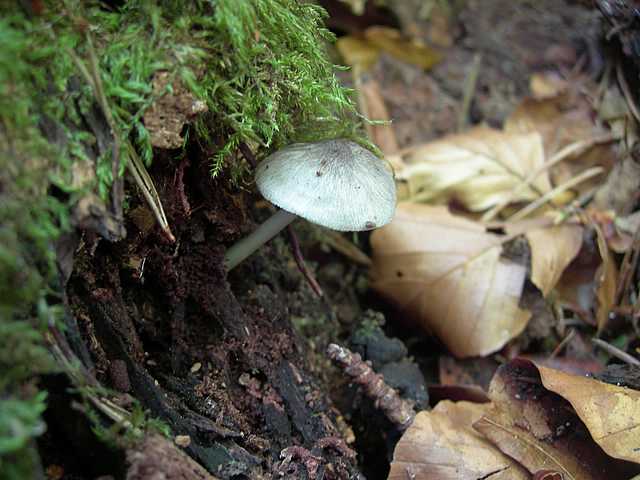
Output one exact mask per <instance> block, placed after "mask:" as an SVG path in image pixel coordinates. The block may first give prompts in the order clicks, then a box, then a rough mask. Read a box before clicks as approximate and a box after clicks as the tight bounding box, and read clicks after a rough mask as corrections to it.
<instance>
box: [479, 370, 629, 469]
mask: <svg viewBox="0 0 640 480" xmlns="http://www.w3.org/2000/svg"><path fill="white" fill-rule="evenodd" d="M538 370H539V368H536V366H535V365H534V364H533V363H532V362H530V361H528V360H524V359H516V360H512V361H511V362H509V363H508V364H505V365H503V366H501V367H500V368H499V369H498V371H497V372H496V375H495V376H494V379H493V380H492V382H491V387H490V389H489V397H490V398H491V400H492V407H491V408H489V409H487V411H486V413H485V415H484V416H483V417H482V419H480V420H478V421H477V422H476V423H475V424H474V428H475V429H476V430H478V431H479V432H481V433H482V434H483V435H485V436H486V437H487V438H488V439H489V440H491V441H492V442H493V443H494V444H495V445H496V446H498V448H500V450H501V451H502V452H503V453H505V454H507V455H509V456H510V457H511V458H513V459H515V460H516V461H518V462H519V463H520V464H522V465H523V466H524V467H526V468H527V470H529V472H530V473H532V474H535V473H537V472H539V471H541V470H542V471H544V470H550V471H554V472H560V473H562V475H563V478H564V479H566V480H571V479H575V480H591V479H593V480H596V479H598V480H600V479H601V480H607V479H610V478H627V477H625V476H624V475H623V473H627V472H628V470H627V467H628V465H627V464H624V462H618V461H615V460H613V459H612V458H610V457H608V456H607V455H606V454H605V453H604V451H603V450H602V449H601V448H600V447H599V446H598V445H597V444H596V443H595V442H594V441H593V439H592V438H591V437H590V436H589V433H588V431H587V428H586V427H585V425H584V424H583V423H582V421H581V420H580V418H579V417H578V416H577V415H576V412H575V411H574V410H573V409H572V408H571V405H570V404H569V403H568V402H567V401H566V400H565V399H564V398H562V397H561V396H559V395H557V394H556V393H554V392H552V391H549V390H548V389H546V388H545V387H546V384H545V385H543V381H542V380H541V378H540V374H539V373H538Z"/></svg>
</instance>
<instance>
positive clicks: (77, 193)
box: [0, 0, 362, 478]
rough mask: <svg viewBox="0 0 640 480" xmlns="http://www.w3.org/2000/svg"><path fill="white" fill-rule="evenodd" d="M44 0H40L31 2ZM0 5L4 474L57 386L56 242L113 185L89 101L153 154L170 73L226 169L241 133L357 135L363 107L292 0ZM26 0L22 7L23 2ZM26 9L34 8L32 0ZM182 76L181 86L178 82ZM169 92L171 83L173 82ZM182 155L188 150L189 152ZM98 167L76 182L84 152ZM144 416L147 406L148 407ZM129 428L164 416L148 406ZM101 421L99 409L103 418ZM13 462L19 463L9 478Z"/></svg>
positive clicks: (121, 135) (267, 144) (276, 140)
mask: <svg viewBox="0 0 640 480" xmlns="http://www.w3.org/2000/svg"><path fill="white" fill-rule="evenodd" d="M36 3H37V2H35V3H33V4H34V5H36ZM43 3H44V9H43V11H42V12H37V13H34V12H28V11H27V7H24V6H25V5H31V4H30V2H10V5H8V4H3V5H2V6H0V45H2V48H0V472H3V474H2V476H3V477H4V478H30V477H31V474H30V473H29V469H30V468H31V467H32V466H33V463H34V459H35V460H37V455H36V454H35V453H34V450H33V447H32V445H33V443H34V442H33V439H34V438H35V437H36V436H37V435H38V434H39V433H40V432H41V431H42V429H43V424H42V421H41V413H42V411H43V410H44V408H45V405H46V403H45V402H46V394H45V393H44V392H39V391H38V389H37V379H38V376H39V375H42V374H44V373H47V372H50V371H52V369H54V368H56V365H54V362H53V360H52V358H51V357H50V355H49V351H48V350H47V348H46V346H45V341H44V338H45V336H46V334H47V329H48V328H49V326H51V325H54V324H56V322H57V320H56V319H57V318H58V317H59V315H60V306H59V304H60V298H61V295H60V293H61V292H60V291H59V287H58V283H57V271H56V265H55V248H54V243H55V241H56V240H57V239H58V238H59V236H60V234H61V233H62V232H64V231H68V230H69V229H70V228H71V215H70V209H71V207H72V206H73V205H74V203H75V202H76V201H77V200H78V198H80V197H81V196H82V195H84V194H85V193H87V192H88V191H93V192H95V193H98V194H99V196H100V197H101V198H103V199H106V198H107V196H108V194H109V191H110V186H111V183H112V182H113V180H114V178H113V176H114V172H113V169H112V165H111V163H112V155H111V152H100V153H97V152H98V148H97V147H96V145H97V143H98V140H97V139H96V138H94V134H93V133H92V131H91V129H90V128H89V126H88V125H87V115H88V114H90V113H91V112H95V111H98V112H99V113H100V114H101V115H103V116H104V118H105V119H106V121H107V122H108V123H109V125H110V126H111V130H112V132H111V133H112V135H113V136H114V138H115V139H116V141H115V142H113V144H114V145H117V146H119V148H120V152H116V153H119V157H117V158H119V159H120V165H118V168H117V169H116V172H115V173H116V175H122V174H123V172H124V169H125V164H126V162H127V159H128V157H127V155H128V151H127V149H126V145H127V144H128V143H131V144H132V145H134V146H135V148H136V150H137V153H138V154H139V155H140V157H141V158H142V159H143V160H144V161H145V162H146V163H147V164H149V163H150V162H151V161H152V159H153V149H152V146H151V140H150V138H151V136H150V134H149V132H148V130H147V129H146V128H145V125H144V122H143V116H144V113H145V111H146V110H147V109H148V108H149V107H150V106H151V105H153V103H154V102H155V101H156V99H157V97H158V95H159V94H158V93H157V92H156V93H154V92H153V89H152V87H151V85H152V79H153V77H154V75H155V74H156V73H157V72H160V71H166V72H169V74H170V76H171V77H172V78H173V79H175V80H176V81H180V82H182V84H183V85H186V86H187V87H188V88H189V89H190V90H191V91H192V92H193V94H194V95H196V96H197V97H198V98H200V99H201V100H203V101H204V102H206V104H207V106H208V109H209V113H208V114H207V115H205V116H203V117H201V118H200V119H199V120H198V121H197V123H196V125H195V126H194V127H192V128H190V129H189V130H188V131H187V135H186V138H187V140H185V143H186V142H189V143H192V144H195V143H198V144H199V145H200V146H201V147H202V150H203V151H206V152H209V154H210V155H211V170H212V172H213V173H214V174H215V173H218V172H220V170H221V169H222V168H224V167H225V166H229V167H231V172H232V178H239V175H241V172H242V163H241V162H234V161H233V158H234V155H235V151H236V149H237V147H238V145H239V144H240V142H246V143H247V144H249V145H251V146H252V148H254V149H256V150H257V151H258V154H259V155H261V154H265V153H267V152H268V151H269V150H270V149H274V148H277V147H279V146H282V145H284V144H287V143H290V142H294V141H308V140H315V139H321V138H328V137H335V136H347V137H351V138H354V139H356V140H358V139H359V140H360V141H361V140H362V139H361V138H359V133H358V132H359V131H360V130H359V127H360V121H359V120H358V117H357V115H356V113H355V110H354V107H353V104H352V102H351V100H350V99H349V95H350V93H349V92H348V91H347V90H345V89H343V88H342V87H340V86H339V84H338V82H337V80H336V78H335V76H334V67H333V65H331V63H330V62H329V61H328V60H327V58H326V56H325V50H324V49H325V45H326V43H327V42H328V41H331V39H332V38H331V35H330V33H329V32H327V31H326V30H325V29H324V28H323V26H322V20H323V15H324V12H323V11H322V10H321V9H320V8H318V7H317V6H314V5H310V4H307V3H305V2H298V1H296V0H215V1H214V0H210V1H204V0H196V1H193V2H182V1H177V0H174V1H172V0H165V1H158V2H147V1H144V0H132V1H130V2H127V3H126V5H125V6H123V7H121V8H118V9H110V8H109V7H107V6H105V5H104V4H103V3H98V2H91V1H88V2H75V1H71V0H69V1H66V0H58V1H51V2H43ZM18 5H23V7H19V6H18ZM23 8H24V10H23ZM170 89H171V85H169V86H168V87H167V90H170ZM162 93H164V92H160V94H162ZM179 154H183V153H182V152H180V153H179ZM81 162H84V164H89V165H93V166H94V175H93V176H89V177H88V178H85V179H84V180H85V181H84V182H81V183H78V182H77V178H75V177H74V168H73V167H74V165H78V164H81ZM141 419H142V420H141ZM129 422H130V424H132V425H133V426H134V428H133V429H130V431H138V430H140V429H143V430H144V429H146V428H149V426H150V424H153V422H152V421H150V420H149V419H148V418H146V416H145V415H143V414H142V413H141V410H140V411H137V410H136V412H133V413H132V414H131V416H130V418H129ZM96 424H97V423H96ZM7 475H9V476H7Z"/></svg>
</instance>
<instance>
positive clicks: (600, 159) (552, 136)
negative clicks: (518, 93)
mask: <svg viewBox="0 0 640 480" xmlns="http://www.w3.org/2000/svg"><path fill="white" fill-rule="evenodd" d="M582 83H584V82H583V81H582V80H579V79H578V80H576V81H574V82H570V83H569V87H570V88H569V89H568V91H566V92H565V93H561V94H558V95H556V96H551V97H548V98H542V99H540V98H525V99H524V100H523V101H522V102H521V103H520V104H519V105H518V106H517V107H516V108H515V109H514V111H513V112H512V113H511V115H510V116H509V118H507V120H506V121H505V125H504V130H505V132H509V133H521V134H523V133H528V132H536V133H539V134H540V135H541V136H542V140H543V145H544V152H545V155H546V158H547V161H550V160H552V159H553V157H554V156H555V155H559V154H560V153H561V152H564V153H565V154H564V155H563V158H562V161H561V162H559V163H556V164H555V165H553V166H552V167H551V168H550V169H549V176H550V178H551V181H552V183H553V184H554V185H561V184H564V183H566V182H567V181H569V180H570V179H572V178H574V177H575V176H577V175H579V174H580V173H581V172H584V171H585V170H587V169H589V168H593V167H602V168H603V169H604V172H605V173H606V172H607V171H608V170H610V169H611V168H612V167H613V165H614V164H615V160H616V157H615V153H614V151H613V149H612V147H611V144H610V140H611V139H612V138H613V136H612V135H611V134H610V132H608V131H607V130H605V129H604V128H602V127H601V126H600V125H598V124H596V123H595V122H594V120H593V119H594V116H595V113H594V111H593V109H592V106H591V105H592V102H591V101H590V100H589V98H587V97H586V96H585V95H584V94H582V93H581V92H580V90H579V88H580V86H581V85H582ZM583 88H587V87H584V86H583ZM607 142H609V143H607ZM565 149H566V150H565ZM554 163H555V160H554ZM605 173H603V174H600V175H598V176H596V177H594V178H592V179H590V180H589V181H587V182H583V183H581V184H580V185H579V186H577V187H574V188H573V189H572V190H574V191H575V192H577V193H581V192H584V191H586V190H588V189H591V188H593V187H594V186H599V185H600V183H601V182H602V178H603V176H604V175H605Z"/></svg>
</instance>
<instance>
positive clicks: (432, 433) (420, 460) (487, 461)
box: [388, 400, 530, 480]
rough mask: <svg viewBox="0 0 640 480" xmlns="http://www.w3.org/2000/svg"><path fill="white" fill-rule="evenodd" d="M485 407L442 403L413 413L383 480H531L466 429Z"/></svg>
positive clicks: (485, 405)
mask: <svg viewBox="0 0 640 480" xmlns="http://www.w3.org/2000/svg"><path fill="white" fill-rule="evenodd" d="M488 406H489V404H476V403H470V402H457V403H453V402H450V401H448V400H445V401H442V402H440V403H438V405H436V407H435V408H434V409H433V410H432V411H430V412H426V411H423V412H420V413H418V415H417V416H416V419H415V420H414V422H413V424H412V425H411V427H409V429H408V430H407V431H406V432H405V433H404V435H403V436H402V438H401V439H400V441H399V442H398V444H397V445H396V449H395V451H394V453H393V462H392V463H391V471H390V472H389V476H388V480H406V479H408V478H411V479H414V480H447V479H451V480H477V479H479V478H491V479H492V480H494V479H495V480H503V479H504V480H507V479H513V480H518V479H528V478H530V477H529V475H528V474H527V473H526V472H525V471H524V470H523V469H522V467H520V466H519V465H518V464H517V463H516V462H514V461H513V460H511V459H510V458H509V457H507V456H506V455H504V454H502V453H501V452H500V451H499V450H498V449H497V448H495V447H494V446H493V445H491V443H490V442H488V441H487V440H486V439H484V438H482V436H481V435H479V434H478V433H477V432H475V431H474V430H473V428H472V427H471V425H473V423H474V422H475V421H477V420H478V419H480V418H481V417H482V415H483V414H484V412H485V410H486V409H487V407H488Z"/></svg>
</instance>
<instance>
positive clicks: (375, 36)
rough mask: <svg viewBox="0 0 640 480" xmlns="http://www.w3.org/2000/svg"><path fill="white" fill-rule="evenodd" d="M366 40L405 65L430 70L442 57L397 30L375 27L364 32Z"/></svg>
mask: <svg viewBox="0 0 640 480" xmlns="http://www.w3.org/2000/svg"><path fill="white" fill-rule="evenodd" d="M364 36H365V38H366V39H367V40H368V41H369V43H371V44H372V45H374V46H375V47H377V48H378V49H380V50H381V51H383V52H385V53H387V54H389V55H391V56H393V57H395V58H397V59H398V60H401V61H403V62H405V63H408V64H411V65H415V66H417V67H420V68H423V69H424V70H428V69H430V68H431V67H433V66H434V65H435V64H436V63H438V62H439V61H440V60H441V59H442V55H441V54H440V53H438V52H437V51H435V50H433V49H432V48H429V47H428V46H426V45H424V44H423V43H421V42H419V41H417V40H414V39H412V38H408V37H405V36H403V35H402V33H400V31H398V30H396V29H395V28H389V27H381V26H373V27H369V28H367V29H366V30H365V32H364Z"/></svg>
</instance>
